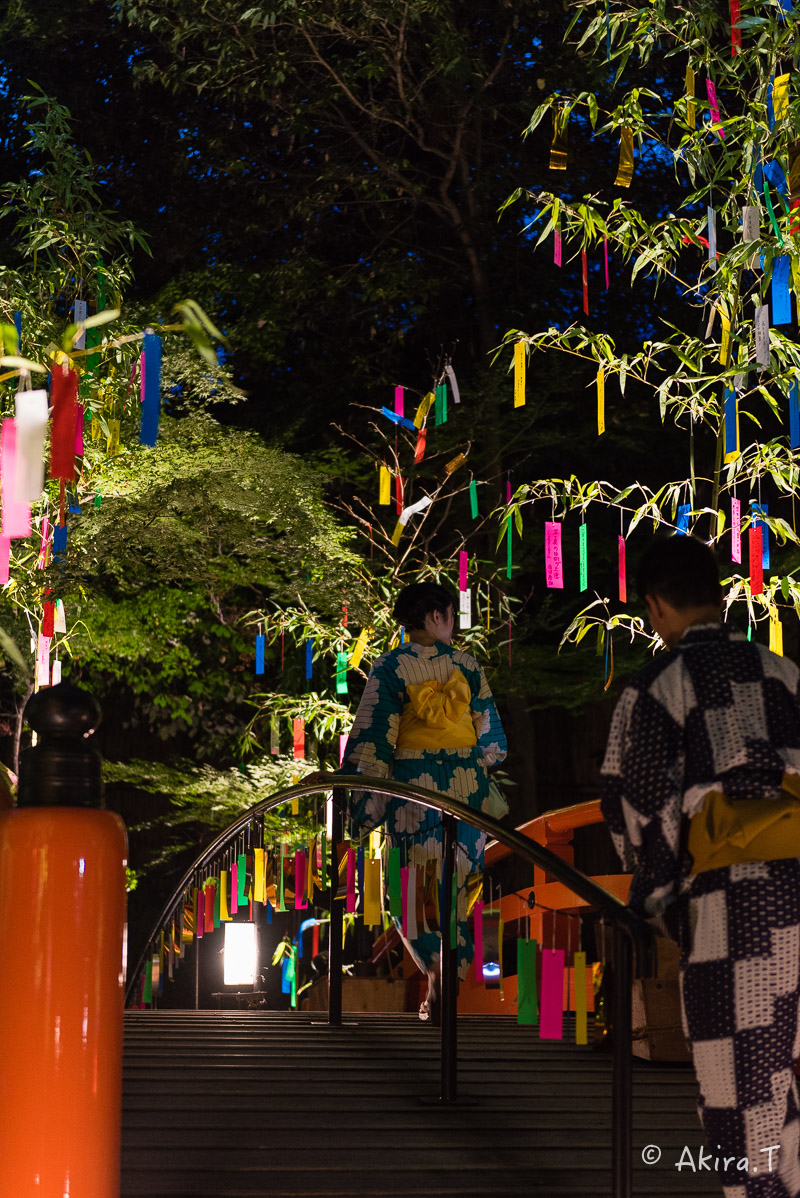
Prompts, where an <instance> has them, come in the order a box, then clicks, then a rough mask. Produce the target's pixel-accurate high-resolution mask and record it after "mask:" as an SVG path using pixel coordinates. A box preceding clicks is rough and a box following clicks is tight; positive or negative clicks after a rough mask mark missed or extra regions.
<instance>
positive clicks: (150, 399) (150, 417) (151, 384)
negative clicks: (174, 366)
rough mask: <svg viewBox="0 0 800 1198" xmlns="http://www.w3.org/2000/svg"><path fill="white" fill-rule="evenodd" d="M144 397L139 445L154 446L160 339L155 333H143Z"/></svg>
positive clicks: (159, 411) (159, 379) (159, 375)
mask: <svg viewBox="0 0 800 1198" xmlns="http://www.w3.org/2000/svg"><path fill="white" fill-rule="evenodd" d="M142 352H143V354H144V396H143V398H142V427H141V431H140V433H139V443H140V445H155V443H156V442H157V441H158V420H159V417H160V415H161V338H160V337H159V336H158V334H157V333H145V335H144V342H143V344H142Z"/></svg>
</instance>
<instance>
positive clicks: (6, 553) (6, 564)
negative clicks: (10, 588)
mask: <svg viewBox="0 0 800 1198" xmlns="http://www.w3.org/2000/svg"><path fill="white" fill-rule="evenodd" d="M10 566H11V541H10V540H9V538H8V537H2V536H0V586H3V587H4V586H5V585H6V583H7V582H8V579H9V569H10Z"/></svg>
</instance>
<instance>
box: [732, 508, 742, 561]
mask: <svg viewBox="0 0 800 1198" xmlns="http://www.w3.org/2000/svg"><path fill="white" fill-rule="evenodd" d="M731 558H732V560H733V561H734V562H739V563H741V560H742V505H741V502H740V500H738V499H733V498H732V499H731Z"/></svg>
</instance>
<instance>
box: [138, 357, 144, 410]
mask: <svg viewBox="0 0 800 1198" xmlns="http://www.w3.org/2000/svg"><path fill="white" fill-rule="evenodd" d="M139 382H140V384H141V386H140V388H139V400H140V402H141V403H144V354H140V355H139Z"/></svg>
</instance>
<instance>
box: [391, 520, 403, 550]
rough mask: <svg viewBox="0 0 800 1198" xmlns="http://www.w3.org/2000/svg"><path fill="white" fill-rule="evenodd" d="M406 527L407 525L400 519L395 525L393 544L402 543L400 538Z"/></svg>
mask: <svg viewBox="0 0 800 1198" xmlns="http://www.w3.org/2000/svg"><path fill="white" fill-rule="evenodd" d="M404 528H405V525H404V524H403V523H402V522H401V521H400V520H398V521H397V523H396V524H395V526H394V532H393V533H392V544H393V545H399V544H400V538H401V537H402V535H403V529H404Z"/></svg>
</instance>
